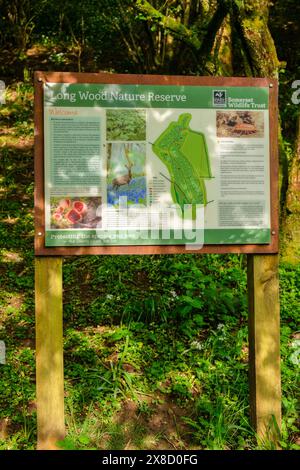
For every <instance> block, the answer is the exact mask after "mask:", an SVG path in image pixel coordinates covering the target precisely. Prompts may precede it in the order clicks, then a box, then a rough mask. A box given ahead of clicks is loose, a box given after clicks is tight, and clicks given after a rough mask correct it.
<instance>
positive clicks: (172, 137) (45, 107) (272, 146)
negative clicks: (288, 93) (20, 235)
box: [36, 72, 278, 254]
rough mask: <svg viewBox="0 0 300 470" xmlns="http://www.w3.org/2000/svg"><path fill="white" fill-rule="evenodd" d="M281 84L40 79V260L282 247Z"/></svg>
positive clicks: (80, 77) (151, 78) (87, 77)
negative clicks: (279, 187)
mask: <svg viewBox="0 0 300 470" xmlns="http://www.w3.org/2000/svg"><path fill="white" fill-rule="evenodd" d="M276 98H277V83H276V82H275V81H274V80H267V79H247V78H213V77H171V76H146V75H144V76H141V75H117V74H71V73H42V72H37V73H36V253H37V254H47V253H48V254H55V253H60V254H72V253H74V254H76V253H77V254H81V253H82V254H85V253H164V252H165V253H172V252H185V251H186V250H189V251H196V252H197V251H198V252H257V253H258V252H259V253H261V252H276V251H277V249H278V247H277V244H278V221H277V211H278V195H277V178H278V163H277V145H276V142H277V136H276V132H277V131H276V120H277V107H276Z"/></svg>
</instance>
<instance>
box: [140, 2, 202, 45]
mask: <svg viewBox="0 0 300 470" xmlns="http://www.w3.org/2000/svg"><path fill="white" fill-rule="evenodd" d="M135 7H136V9H137V10H138V11H139V12H140V13H142V14H143V15H144V16H145V18H146V19H147V20H149V21H152V22H154V23H157V24H158V25H159V26H161V27H162V28H164V29H166V30H168V31H170V32H172V33H173V34H174V35H175V36H177V37H178V38H179V39H181V40H182V41H183V42H185V43H186V44H188V45H189V46H191V47H192V48H193V49H196V50H199V49H200V47H201V42H200V41H199V39H198V37H197V35H195V33H194V32H193V31H191V30H190V29H189V28H187V27H186V26H184V25H183V24H182V23H180V22H179V21H176V20H175V19H174V18H172V17H170V16H166V15H164V14H163V13H161V12H160V11H158V10H156V8H154V7H153V6H152V5H150V3H149V2H147V0H136V3H135Z"/></svg>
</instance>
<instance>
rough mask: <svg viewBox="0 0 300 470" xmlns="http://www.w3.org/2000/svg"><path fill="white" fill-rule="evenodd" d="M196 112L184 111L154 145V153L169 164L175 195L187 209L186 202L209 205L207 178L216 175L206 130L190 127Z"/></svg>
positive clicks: (173, 195)
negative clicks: (211, 162) (196, 129)
mask: <svg viewBox="0 0 300 470" xmlns="http://www.w3.org/2000/svg"><path fill="white" fill-rule="evenodd" d="M191 119H192V115H191V114H189V113H184V114H181V115H180V116H179V118H178V120H177V121H173V122H171V123H170V124H169V125H168V127H167V128H166V129H165V131H164V132H163V133H162V134H161V135H160V136H159V137H158V139H156V141H155V142H154V143H153V144H152V149H153V152H154V153H155V154H156V155H157V156H158V158H159V159H160V160H161V161H162V162H163V163H164V164H165V165H166V167H167V169H168V172H169V175H168V176H167V175H164V174H163V173H161V175H162V176H163V177H164V178H166V179H167V180H169V181H170V182H171V196H172V199H173V201H174V202H175V203H176V204H179V205H180V207H182V208H183V206H184V205H185V204H203V205H204V206H206V205H207V195H206V187H205V182H204V180H205V179H210V178H212V174H211V169H210V162H209V154H208V150H207V145H206V140H205V136H204V134H203V133H202V132H196V131H193V130H192V129H190V127H189V123H190V121H191Z"/></svg>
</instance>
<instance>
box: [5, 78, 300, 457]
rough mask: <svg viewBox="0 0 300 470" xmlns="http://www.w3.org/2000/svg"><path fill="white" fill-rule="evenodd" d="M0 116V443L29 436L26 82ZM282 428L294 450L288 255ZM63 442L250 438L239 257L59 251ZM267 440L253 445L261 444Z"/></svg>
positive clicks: (294, 356) (292, 298) (140, 443)
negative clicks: (1, 356) (1, 351)
mask: <svg viewBox="0 0 300 470" xmlns="http://www.w3.org/2000/svg"><path fill="white" fill-rule="evenodd" d="M0 114H1V124H2V126H1V129H2V131H1V134H0V149H1V183H0V185H1V187H0V197H1V216H2V217H1V219H2V224H1V232H0V237H1V247H0V250H1V251H0V255H1V268H0V283H1V287H2V289H1V294H0V310H1V319H0V337H1V338H0V339H2V340H4V341H5V343H6V348H7V358H6V364H4V365H0V396H1V409H0V449H33V448H35V446H36V405H35V356H34V296H33V288H34V281H33V274H34V269H33V264H34V255H33V249H32V242H33V210H32V207H33V201H32V198H33V141H32V89H31V87H30V86H29V85H24V84H19V85H18V86H17V87H15V88H12V89H10V90H9V93H8V99H7V105H6V106H2V107H1V108H0ZM280 278H281V314H282V388H283V426H282V436H281V446H282V448H284V449H294V448H297V443H298V444H299V435H298V434H297V409H296V407H297V398H298V397H297V393H298V384H297V377H299V362H300V361H299V351H300V346H299V342H300V338H299V332H297V328H299V326H298V325H299V316H300V294H299V292H300V266H298V267H292V266H289V265H281V269H280ZM64 329H65V331H64V339H65V390H66V392H65V395H66V397H65V402H66V423H67V431H68V434H67V437H66V439H65V440H64V441H63V442H62V443H61V444H60V445H61V447H62V448H66V449H91V448H96V449H195V448H200V449H256V448H258V447H257V444H256V442H255V433H254V431H253V430H252V428H251V426H250V422H249V399H248V393H249V390H248V364H247V359H248V346H247V299H246V266H245V258H244V257H242V256H233V255H232V256H231V255H230V256H217V255H207V256H195V255H178V256H145V257H142V256H140V257H139V256H135V257H129V256H123V257H121V256H115V257H106V256H103V257H96V256H90V257H77V258H68V259H66V260H65V261H64ZM270 446H271V445H270V444H269V443H267V442H266V443H264V444H262V445H261V447H262V448H270Z"/></svg>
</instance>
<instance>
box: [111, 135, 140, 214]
mask: <svg viewBox="0 0 300 470" xmlns="http://www.w3.org/2000/svg"><path fill="white" fill-rule="evenodd" d="M145 163H146V145H145V144H144V143H131V144H129V143H128V144H126V143H110V144H108V146H107V202H108V204H113V205H118V204H119V198H120V196H127V202H128V204H145V203H146V193H147V188H146V176H145Z"/></svg>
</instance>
